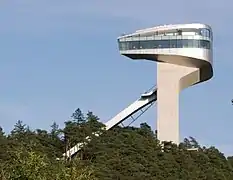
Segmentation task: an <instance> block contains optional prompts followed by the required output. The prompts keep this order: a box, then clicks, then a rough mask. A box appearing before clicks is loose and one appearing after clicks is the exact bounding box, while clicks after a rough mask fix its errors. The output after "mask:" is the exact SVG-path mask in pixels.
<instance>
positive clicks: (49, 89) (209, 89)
mask: <svg viewBox="0 0 233 180" xmlns="http://www.w3.org/2000/svg"><path fill="white" fill-rule="evenodd" d="M171 2H172V3H170V4H169V3H168V1H160V0H157V1H154V0H144V1H135V0H127V1H125V0H117V1H109V0H91V1H87V0H86V1H84V0H83V1H82V0H69V1H61V0H56V1H55V0H50V1H48V0H40V1H29V0H21V1H18V0H11V1H2V2H1V3H0V23H1V25H0V36H1V41H0V49H1V51H0V52H1V53H0V58H1V61H0V83H1V88H0V125H1V126H2V127H3V128H4V130H5V131H6V132H9V131H10V130H11V129H12V127H13V125H14V124H15V122H16V121H17V120H18V119H21V120H23V121H24V123H26V124H28V125H30V126H31V127H32V128H45V129H49V126H50V125H51V124H52V122H53V121H56V122H57V123H58V124H59V125H61V126H62V125H63V122H64V121H65V120H67V119H69V117H70V115H71V114H72V112H73V111H74V110H75V109H76V108H78V107H80V108H81V110H83V111H84V112H86V111H88V110H91V111H93V112H94V113H95V114H96V115H98V116H99V117H100V118H101V120H102V121H103V122H106V121H107V120H108V119H109V118H111V117H112V116H114V115H115V114H116V113H118V112H119V111H120V110H122V109H123V108H125V107H126V106H127V105H128V104H130V103H131V102H132V101H134V100H135V99H136V98H137V97H138V96H139V95H140V93H141V92H143V91H145V90H146V89H148V88H150V87H151V86H152V85H154V84H155V83H156V64H155V63H153V62H149V61H132V60H130V59H127V58H125V57H123V56H121V55H120V54H119V52H118V49H117V43H116V39H117V37H118V36H119V35H120V34H121V33H123V32H132V31H134V30H137V29H141V28H147V27H152V26H156V25H159V24H173V23H190V22H202V23H207V24H210V25H211V26H212V27H213V31H214V78H213V79H212V80H210V81H208V82H206V83H203V84H200V85H197V86H195V87H192V88H190V89H186V90H184V91H183V92H182V93H181V97H180V132H181V133H180V134H181V139H183V138H184V137H186V136H194V137H195V138H197V140H198V141H200V142H201V143H202V144H204V145H215V146H216V147H218V148H220V150H222V151H223V152H225V153H226V154H233V137H232V135H231V132H232V127H233V106H232V105H231V102H230V101H231V99H232V98H233V81H232V78H233V60H232V59H231V58H232V55H231V54H232V44H231V42H233V35H232V29H233V25H232V17H233V11H232V6H233V4H232V2H231V1H230V0H222V1H210V0H206V1H201V0H196V1H189V2H188V1H187V0H178V1H171ZM155 120H156V107H153V108H152V109H150V111H149V112H147V113H146V114H145V115H144V116H142V117H141V118H140V120H139V122H143V121H147V122H148V124H149V125H151V126H152V127H153V128H155V123H156V121H155Z"/></svg>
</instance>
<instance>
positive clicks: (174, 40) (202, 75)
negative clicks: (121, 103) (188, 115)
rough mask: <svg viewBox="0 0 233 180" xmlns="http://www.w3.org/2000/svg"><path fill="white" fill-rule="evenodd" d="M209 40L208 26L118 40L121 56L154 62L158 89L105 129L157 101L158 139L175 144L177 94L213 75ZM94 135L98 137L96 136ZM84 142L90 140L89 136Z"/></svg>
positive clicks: (164, 29) (77, 147)
mask: <svg viewBox="0 0 233 180" xmlns="http://www.w3.org/2000/svg"><path fill="white" fill-rule="evenodd" d="M212 41H213V34H212V30H211V27H210V26H208V25H205V24H197V23H196V24H176V25H165V26H158V27H153V28H149V29H143V30H139V31H136V32H135V33H132V34H128V35H123V36H121V37H119V38H118V45H119V49H120V53H121V54H122V55H124V56H127V57H129V58H131V59H146V60H151V61H156V62H157V87H156V86H154V87H153V88H152V89H150V90H148V91H146V92H145V93H143V94H141V96H140V97H139V98H138V99H137V100H136V101H134V102H133V103H132V104H130V105H129V106H128V107H126V108H125V109H123V110H122V111H121V112H119V113H118V114H117V115H115V116H114V117H112V118H111V119H110V120H109V121H107V122H106V123H105V126H106V130H110V129H112V128H114V127H116V126H118V125H120V124H122V123H123V122H124V121H125V120H126V119H127V118H129V117H133V115H135V113H137V112H139V111H142V112H141V114H143V113H144V112H145V111H146V110H147V109H148V108H149V107H151V105H153V103H154V102H155V101H157V106H158V107H157V108H158V109H157V110H158V113H157V115H158V118H157V131H158V134H157V137H158V139H159V140H160V141H172V142H173V143H176V144H178V143H179V93H180V91H181V90H182V89H184V88H187V87H189V86H192V85H194V84H197V83H200V82H203V81H206V80H208V79H210V78H211V77H212V76H213V69H212V59H213V52H212V47H213V44H212ZM143 109H144V110H143ZM141 114H140V115H141ZM140 115H139V116H140ZM139 116H137V118H138V117H139ZM137 118H136V119H137ZM133 119H134V118H133ZM134 120H135V119H134ZM94 135H96V136H99V134H98V133H94ZM86 139H87V141H90V140H91V138H90V137H89V136H88V137H86ZM84 144H85V143H81V142H80V143H78V144H77V145H75V146H73V147H72V148H70V149H69V150H68V151H66V152H65V153H64V154H63V156H64V157H66V158H70V157H73V156H74V155H75V154H76V153H77V152H79V150H80V149H81V148H82V147H83V145H84Z"/></svg>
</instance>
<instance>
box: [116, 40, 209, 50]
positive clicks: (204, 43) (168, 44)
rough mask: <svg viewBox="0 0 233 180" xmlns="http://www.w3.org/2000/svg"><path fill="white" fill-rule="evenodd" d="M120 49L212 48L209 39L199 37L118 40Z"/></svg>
mask: <svg viewBox="0 0 233 180" xmlns="http://www.w3.org/2000/svg"><path fill="white" fill-rule="evenodd" d="M118 44H119V48H120V50H136V49H163V48H203V49H210V47H211V44H210V41H208V40H197V39H167V40H143V41H127V42H122V41H121V42H120V41H118Z"/></svg>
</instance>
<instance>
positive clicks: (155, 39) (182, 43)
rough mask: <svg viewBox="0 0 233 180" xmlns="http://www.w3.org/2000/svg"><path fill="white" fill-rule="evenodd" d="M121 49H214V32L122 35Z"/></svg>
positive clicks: (120, 40) (205, 30)
mask: <svg viewBox="0 0 233 180" xmlns="http://www.w3.org/2000/svg"><path fill="white" fill-rule="evenodd" d="M118 46H119V49H120V50H121V51H124V50H140V49H164V48H202V49H212V32H211V30H209V29H206V28H205V29H198V30H197V29H196V30H195V31H194V30H193V31H188V32H187V31H183V30H176V31H175V32H174V31H173V32H172V31H170V32H162V33H161V32H152V33H146V34H143V33H141V34H134V35H128V36H127V35H126V36H122V37H120V38H119V39H118Z"/></svg>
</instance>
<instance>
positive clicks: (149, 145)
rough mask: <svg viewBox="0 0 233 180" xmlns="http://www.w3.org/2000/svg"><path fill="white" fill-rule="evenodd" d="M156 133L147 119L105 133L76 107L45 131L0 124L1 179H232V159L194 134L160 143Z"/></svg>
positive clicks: (94, 121) (92, 116)
mask: <svg viewBox="0 0 233 180" xmlns="http://www.w3.org/2000/svg"><path fill="white" fill-rule="evenodd" d="M100 132H101V133H100ZM93 133H99V134H101V135H100V136H99V137H97V136H95V135H94V134H93ZM156 133H157V132H156V131H155V133H154V132H153V131H152V129H151V127H150V126H149V125H148V124H146V123H142V124H140V127H139V128H136V127H127V128H121V127H115V128H113V129H112V130H109V131H105V130H104V125H103V124H102V123H100V122H99V118H98V117H97V116H96V115H94V114H93V113H92V112H90V111H88V112H87V114H86V115H84V114H83V113H82V112H81V110H80V109H77V110H75V112H74V113H73V114H72V116H71V120H68V121H66V122H65V127H64V128H63V129H60V128H59V126H58V125H57V124H56V122H53V124H52V125H51V129H50V130H49V131H47V130H43V129H36V130H34V131H33V130H31V129H30V128H29V127H28V126H27V125H25V124H23V122H22V121H18V122H17V123H16V125H15V126H14V128H13V130H12V131H11V133H10V134H8V135H6V134H5V133H4V131H3V129H2V128H1V127H0V179H2V180H8V179H9V180H54V179H56V180H67V179H71V180H73V179H75V180H76V179H77V180H142V179H147V180H178V179H179V180H189V179H190V180H232V179H233V157H227V158H226V157H225V156H224V154H222V153H221V152H220V151H219V150H218V149H216V148H215V147H209V148H207V147H202V146H201V145H200V144H199V143H198V141H197V140H196V139H195V138H193V137H189V138H185V139H184V142H182V143H180V144H179V146H177V145H175V144H172V143H171V142H164V143H163V145H162V144H161V143H160V142H159V141H158V140H157V138H156ZM87 136H89V137H90V139H91V141H90V142H88V141H87V139H86V137H87ZM80 142H85V143H86V144H87V145H85V146H84V147H83V148H82V150H81V151H79V152H78V153H77V154H76V155H75V156H74V157H73V158H72V159H69V160H61V158H62V154H63V153H64V152H65V151H66V150H68V149H69V148H71V147H72V146H74V145H76V144H77V143H80ZM87 142H88V143H87ZM194 148H196V149H197V150H193V149H194ZM57 158H60V160H57Z"/></svg>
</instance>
